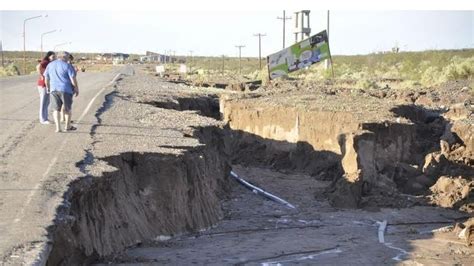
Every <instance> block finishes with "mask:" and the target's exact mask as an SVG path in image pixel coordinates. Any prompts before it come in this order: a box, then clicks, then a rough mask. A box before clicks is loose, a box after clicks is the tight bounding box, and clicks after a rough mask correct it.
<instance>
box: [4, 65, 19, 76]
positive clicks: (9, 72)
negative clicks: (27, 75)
mask: <svg viewBox="0 0 474 266" xmlns="http://www.w3.org/2000/svg"><path fill="white" fill-rule="evenodd" d="M18 75H20V70H19V69H18V67H17V66H15V65H13V64H11V65H8V66H6V67H0V77H6V76H18Z"/></svg>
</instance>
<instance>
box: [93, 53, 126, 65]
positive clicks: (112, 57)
mask: <svg viewBox="0 0 474 266" xmlns="http://www.w3.org/2000/svg"><path fill="white" fill-rule="evenodd" d="M129 57H130V55H129V54H123V53H103V54H100V55H97V56H96V58H95V59H96V60H97V61H106V62H107V61H113V62H114V63H120V62H123V61H125V60H127V59H128V58H129Z"/></svg>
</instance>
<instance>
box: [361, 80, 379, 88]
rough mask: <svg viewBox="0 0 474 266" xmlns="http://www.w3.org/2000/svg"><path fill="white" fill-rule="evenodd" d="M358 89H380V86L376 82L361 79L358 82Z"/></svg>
mask: <svg viewBox="0 0 474 266" xmlns="http://www.w3.org/2000/svg"><path fill="white" fill-rule="evenodd" d="M357 87H359V88H361V89H366V90H367V89H378V88H379V85H377V82H375V81H374V80H369V79H361V80H359V81H358V82H357Z"/></svg>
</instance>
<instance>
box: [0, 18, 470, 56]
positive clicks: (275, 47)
mask: <svg viewBox="0 0 474 266" xmlns="http://www.w3.org/2000/svg"><path fill="white" fill-rule="evenodd" d="M310 10H311V9H310ZM293 12H294V11H291V10H287V11H286V15H287V16H293V17H294V14H293ZM46 14H47V15H48V16H47V17H42V18H38V19H34V20H30V21H28V22H27V23H26V49H27V50H37V51H39V50H40V47H41V34H42V33H44V32H48V31H51V30H56V29H61V31H57V32H54V33H52V34H48V35H45V36H44V50H51V49H53V48H54V47H55V46H56V45H58V44H61V43H68V44H66V45H63V46H61V48H60V49H63V50H67V51H71V52H99V53H104V52H123V53H135V54H144V53H145V51H154V52H159V53H164V52H165V51H168V50H174V51H175V53H176V55H189V54H190V51H191V50H192V51H193V54H194V55H206V56H220V55H226V56H237V55H238V49H237V48H236V47H235V46H236V45H245V46H246V47H245V48H243V49H242V56H258V38H257V37H255V36H253V35H254V34H256V33H264V34H266V36H265V37H262V55H268V54H271V53H274V52H277V51H279V50H280V49H281V48H282V28H283V25H282V21H281V20H278V19H277V16H282V11H281V12H278V11H248V12H244V11H235V12H232V11H223V12H217V11H209V12H204V11H200V12H192V11H182V12H178V11H168V12H164V11H150V12H147V11H0V22H1V23H0V26H1V31H0V39H1V41H2V44H3V49H4V50H23V38H22V31H23V20H24V19H26V18H28V17H32V16H37V15H46ZM310 23H311V33H312V34H316V33H318V32H319V31H322V30H324V29H326V23H327V11H326V10H311V13H310ZM293 28H294V20H293V19H291V20H288V21H287V25H286V33H287V34H286V44H287V45H290V44H292V43H293V42H294V35H293ZM329 38H330V48H331V53H332V54H333V55H353V54H367V53H372V52H378V51H387V50H390V49H391V48H392V47H393V46H395V45H398V46H399V47H400V49H401V50H402V51H420V50H428V49H460V48H474V11H359V10H357V11H349V10H345V11H342V10H332V11H330V31H329Z"/></svg>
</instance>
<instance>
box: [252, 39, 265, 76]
mask: <svg viewBox="0 0 474 266" xmlns="http://www.w3.org/2000/svg"><path fill="white" fill-rule="evenodd" d="M253 36H255V37H258V64H259V66H260V68H259V69H262V37H264V36H267V35H266V34H262V33H257V34H254V35H253Z"/></svg>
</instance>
